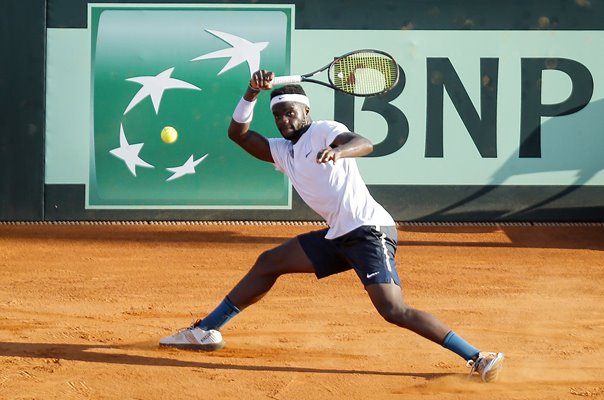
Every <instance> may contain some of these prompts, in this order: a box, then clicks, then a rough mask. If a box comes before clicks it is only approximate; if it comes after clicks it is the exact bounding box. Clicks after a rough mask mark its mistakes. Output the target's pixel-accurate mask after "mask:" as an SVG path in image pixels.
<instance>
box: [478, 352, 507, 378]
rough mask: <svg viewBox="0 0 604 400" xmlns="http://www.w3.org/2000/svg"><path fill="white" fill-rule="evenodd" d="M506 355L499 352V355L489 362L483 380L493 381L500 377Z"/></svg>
mask: <svg viewBox="0 0 604 400" xmlns="http://www.w3.org/2000/svg"><path fill="white" fill-rule="evenodd" d="M504 359H505V355H504V354H503V353H497V356H496V357H495V358H494V359H492V360H491V362H489V363H488V364H487V366H486V367H485V369H484V372H483V373H482V380H483V381H484V382H493V381H496V380H497V378H499V373H500V372H501V369H502V368H503V360H504Z"/></svg>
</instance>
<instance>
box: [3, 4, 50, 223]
mask: <svg viewBox="0 0 604 400" xmlns="http://www.w3.org/2000/svg"><path fill="white" fill-rule="evenodd" d="M0 19H1V20H0V55H1V57H0V220H40V219H41V218H42V217H43V215H42V210H43V189H44V185H43V182H44V69H45V51H44V47H45V40H46V1H45V0H27V1H22V0H3V1H2V2H0Z"/></svg>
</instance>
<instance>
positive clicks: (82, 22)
mask: <svg viewBox="0 0 604 400" xmlns="http://www.w3.org/2000/svg"><path fill="white" fill-rule="evenodd" d="M139 2H141V1H136V0H131V1H128V3H139ZM220 2H221V1H186V0H175V1H170V0H162V1H157V0H147V1H144V3H194V4H202V3H220ZM88 3H89V1H88V0H22V1H21V0H3V1H2V2H0V51H1V53H0V54H2V56H3V57H2V61H1V62H0V101H1V104H0V110H1V111H0V124H1V127H2V130H1V132H2V133H1V134H0V220H9V221H11V220H13V221H14V220H94V219H101V220H103V219H106V220H117V219H124V220H137V219H157V220H162V219H175V220H179V219H180V220H185V219H194V220H216V219H226V220H228V219H258V220H267V219H268V220H270V219H284V220H287V219H318V216H317V215H316V214H314V213H313V212H312V211H310V210H309V209H308V208H307V207H306V206H305V205H304V204H303V203H302V202H301V200H300V199H299V197H298V196H297V195H295V194H294V198H293V210H292V211H262V210H255V211H253V210H247V211H244V210H235V211H230V210H163V211H162V210H134V211H132V210H85V209H84V201H85V187H84V186H83V185H46V186H45V185H44V130H45V129H44V99H45V95H44V86H45V81H44V72H45V29H46V26H48V27H49V28H84V27H86V24H87V7H88ZM104 3H124V2H123V1H105V2H104ZM224 3H230V1H224ZM237 3H242V4H245V3H250V4H258V2H257V1H243V0H242V1H237ZM261 3H266V4H271V3H274V4H284V3H290V4H295V6H296V8H295V17H296V21H295V27H296V29H373V30H376V29H388V30H390V29H403V28H404V29H417V30H431V29H434V30H436V29H438V30H536V29H546V30H548V29H549V30H602V29H604V1H603V0H533V1H531V0H508V1H487V0H460V1H455V2H453V1H449V0H375V1H373V2H371V3H370V4H371V6H368V2H367V1H366V0H362V1H361V0H331V1H324V0H308V1H303V0H297V1H280V0H276V1H262V2H261ZM594 51H599V49H594ZM370 189H371V191H372V193H374V196H375V197H376V198H377V199H378V200H379V201H381V202H383V203H384V204H385V205H386V207H387V208H388V209H389V210H390V211H391V212H392V213H393V215H394V216H395V218H396V219H397V220H401V221H403V220H419V221H558V222H562V221H565V222H566V221H604V187H600V186H592V187H587V186H569V187H561V186H492V187H482V186H429V185H422V186H372V187H371V188H370Z"/></svg>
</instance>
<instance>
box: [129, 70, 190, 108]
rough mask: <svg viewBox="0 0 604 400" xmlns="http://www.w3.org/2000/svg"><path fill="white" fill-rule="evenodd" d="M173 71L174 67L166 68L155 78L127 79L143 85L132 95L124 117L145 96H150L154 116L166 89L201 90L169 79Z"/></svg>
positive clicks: (177, 80) (178, 80)
mask: <svg viewBox="0 0 604 400" xmlns="http://www.w3.org/2000/svg"><path fill="white" fill-rule="evenodd" d="M173 71H174V67H172V68H168V69H167V70H165V71H164V72H161V73H160V74H158V75H155V76H135V77H134V78H128V79H126V80H127V81H132V82H136V83H140V84H141V85H143V87H142V88H140V90H139V91H138V92H137V93H136V94H135V95H134V97H133V98H132V100H131V101H130V104H128V107H126V111H124V115H125V114H126V113H127V112H128V111H130V110H131V109H132V108H133V107H134V106H136V105H137V104H138V103H140V102H141V101H142V100H143V99H145V98H146V97H147V96H151V101H152V102H153V108H155V114H158V113H159V105H160V103H161V98H162V96H163V95H164V91H166V90H168V89H193V90H201V89H200V88H198V87H197V86H195V85H192V84H190V83H188V82H185V81H181V80H180V79H175V78H171V77H170V76H171V75H172V72H173Z"/></svg>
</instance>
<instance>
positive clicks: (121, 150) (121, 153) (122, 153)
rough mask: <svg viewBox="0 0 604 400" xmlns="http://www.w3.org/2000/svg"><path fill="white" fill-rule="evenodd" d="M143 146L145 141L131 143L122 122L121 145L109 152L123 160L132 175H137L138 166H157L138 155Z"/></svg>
mask: <svg viewBox="0 0 604 400" xmlns="http://www.w3.org/2000/svg"><path fill="white" fill-rule="evenodd" d="M143 146H144V143H137V144H129V143H128V140H127V139H126V135H125V134H124V127H123V126H122V125H121V124H120V147H118V148H115V149H113V150H110V151H109V152H110V153H111V154H113V155H114V156H116V157H117V158H119V159H121V160H123V161H124V162H125V163H126V166H127V167H128V169H129V170H130V172H131V173H132V175H134V176H136V166H140V167H145V168H155V167H154V166H153V165H151V164H149V163H147V162H145V161H144V160H142V159H141V158H140V157H139V156H138V153H140V151H141V149H142V148H143Z"/></svg>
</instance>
